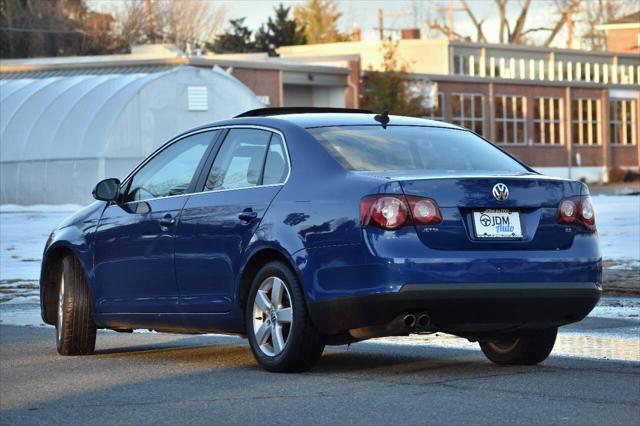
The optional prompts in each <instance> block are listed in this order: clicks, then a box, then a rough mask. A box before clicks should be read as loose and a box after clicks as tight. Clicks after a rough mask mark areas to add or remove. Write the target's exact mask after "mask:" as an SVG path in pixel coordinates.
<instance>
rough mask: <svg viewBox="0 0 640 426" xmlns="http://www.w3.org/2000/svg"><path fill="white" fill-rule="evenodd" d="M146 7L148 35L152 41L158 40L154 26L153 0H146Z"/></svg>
mask: <svg viewBox="0 0 640 426" xmlns="http://www.w3.org/2000/svg"><path fill="white" fill-rule="evenodd" d="M144 8H145V10H146V12H147V27H148V28H147V35H148V36H149V40H151V43H155V42H156V31H155V29H154V28H153V14H152V13H151V0H144Z"/></svg>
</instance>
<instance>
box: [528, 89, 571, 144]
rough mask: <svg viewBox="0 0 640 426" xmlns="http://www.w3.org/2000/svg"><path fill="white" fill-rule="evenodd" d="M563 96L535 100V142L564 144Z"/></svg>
mask: <svg viewBox="0 0 640 426" xmlns="http://www.w3.org/2000/svg"><path fill="white" fill-rule="evenodd" d="M562 106H563V102H562V99H561V98H535V99H534V100H533V142H534V143H537V144H545V145H562V144H563V142H564V141H563V139H564V133H563V131H562V130H563V127H562V126H563V123H564V111H563V109H562Z"/></svg>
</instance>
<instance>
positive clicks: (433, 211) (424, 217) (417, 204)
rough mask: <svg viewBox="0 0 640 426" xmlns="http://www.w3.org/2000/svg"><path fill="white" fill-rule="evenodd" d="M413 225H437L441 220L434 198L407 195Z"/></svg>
mask: <svg viewBox="0 0 640 426" xmlns="http://www.w3.org/2000/svg"><path fill="white" fill-rule="evenodd" d="M407 201H409V207H411V216H412V218H413V223H414V225H437V224H439V223H441V222H442V215H441V214H440V209H439V208H438V204H437V203H436V202H435V200H432V199H431V198H422V197H414V196H412V195H408V196H407Z"/></svg>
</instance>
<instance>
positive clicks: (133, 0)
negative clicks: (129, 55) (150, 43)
mask: <svg viewBox="0 0 640 426" xmlns="http://www.w3.org/2000/svg"><path fill="white" fill-rule="evenodd" d="M112 13H113V16H114V19H115V25H114V32H115V34H116V35H117V36H118V37H119V38H120V39H121V40H122V41H123V43H125V44H126V45H128V46H133V45H134V44H143V43H145V42H146V41H147V40H149V39H148V34H149V33H148V26H147V15H146V11H145V7H144V4H143V3H142V2H140V1H138V0H127V1H126V2H125V3H124V4H123V5H121V7H118V8H114V9H113V12H112Z"/></svg>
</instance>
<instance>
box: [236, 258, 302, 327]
mask: <svg viewBox="0 0 640 426" xmlns="http://www.w3.org/2000/svg"><path fill="white" fill-rule="evenodd" d="M272 261H280V262H282V263H284V264H285V265H287V266H288V267H289V268H290V269H291V271H292V272H293V273H294V274H295V275H296V277H297V278H298V281H299V282H300V284H301V285H302V281H301V276H300V272H299V271H298V269H297V268H296V266H295V263H294V261H293V259H292V258H291V257H290V256H289V255H288V254H287V253H286V252H284V251H283V250H282V249H280V248H275V247H272V246H267V247H261V248H259V249H256V250H254V251H253V252H252V253H251V254H250V255H249V256H248V257H247V260H246V262H245V263H244V267H243V268H242V271H241V272H240V278H239V280H238V292H237V299H236V300H238V304H237V305H238V308H239V311H240V314H241V316H240V318H242V322H243V327H244V310H245V305H246V303H247V299H248V297H249V291H250V290H251V283H252V281H253V277H255V275H256V274H257V273H258V271H259V270H260V268H262V267H263V266H264V265H266V264H267V263H269V262H272ZM302 287H303V288H304V286H302ZM302 293H303V295H304V290H303V292H302Z"/></svg>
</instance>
